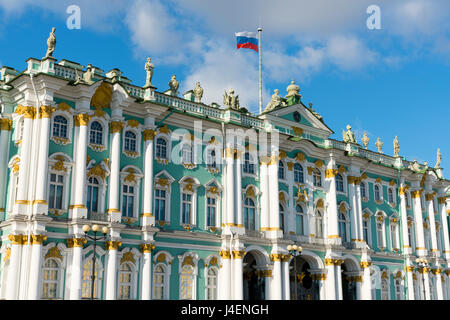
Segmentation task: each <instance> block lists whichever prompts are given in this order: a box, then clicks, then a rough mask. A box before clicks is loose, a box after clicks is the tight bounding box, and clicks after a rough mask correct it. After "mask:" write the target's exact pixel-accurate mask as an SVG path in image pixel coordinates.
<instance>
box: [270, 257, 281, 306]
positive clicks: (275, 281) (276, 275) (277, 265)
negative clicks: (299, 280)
mask: <svg viewBox="0 0 450 320" xmlns="http://www.w3.org/2000/svg"><path fill="white" fill-rule="evenodd" d="M270 256H271V260H272V261H273V270H272V281H271V283H270V299H271V300H281V299H282V281H283V279H282V276H281V254H279V253H273V254H271V255H270Z"/></svg>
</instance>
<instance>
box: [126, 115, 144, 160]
mask: <svg viewBox="0 0 450 320" xmlns="http://www.w3.org/2000/svg"><path fill="white" fill-rule="evenodd" d="M141 127H142V125H138V126H137V127H134V126H130V125H129V123H126V124H125V127H124V128H123V129H122V132H123V134H122V153H123V154H124V155H125V156H127V157H128V158H133V159H134V158H137V157H139V156H140V155H141V144H142V128H141ZM127 131H131V132H133V133H134V134H135V135H136V151H135V152H133V151H128V150H125V133H126V132H127Z"/></svg>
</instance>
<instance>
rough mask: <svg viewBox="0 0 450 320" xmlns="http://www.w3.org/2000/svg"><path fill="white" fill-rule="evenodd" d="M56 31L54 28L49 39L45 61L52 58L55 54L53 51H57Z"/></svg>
mask: <svg viewBox="0 0 450 320" xmlns="http://www.w3.org/2000/svg"><path fill="white" fill-rule="evenodd" d="M55 30H56V28H55V27H53V28H52V32H50V35H49V36H48V39H47V53H46V54H45V57H44V59H45V58H49V57H51V56H52V54H53V51H55V47H56V37H55Z"/></svg>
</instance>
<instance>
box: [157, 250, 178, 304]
mask: <svg viewBox="0 0 450 320" xmlns="http://www.w3.org/2000/svg"><path fill="white" fill-rule="evenodd" d="M173 258H174V257H173V256H172V255H171V254H170V253H169V252H167V251H158V252H157V253H156V254H155V255H154V256H153V270H155V269H156V267H157V266H158V265H161V266H162V267H163V269H164V285H163V287H164V291H163V293H164V297H163V299H164V300H169V299H170V274H171V271H172V268H171V265H172V260H173ZM154 283H155V275H154V272H152V298H153V299H154Z"/></svg>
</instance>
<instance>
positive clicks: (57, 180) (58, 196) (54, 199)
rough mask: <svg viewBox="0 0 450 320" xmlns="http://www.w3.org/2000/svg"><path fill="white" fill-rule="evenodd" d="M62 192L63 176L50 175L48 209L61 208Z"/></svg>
mask: <svg viewBox="0 0 450 320" xmlns="http://www.w3.org/2000/svg"><path fill="white" fill-rule="evenodd" d="M63 190H64V176H63V175H60V174H56V173H51V174H50V188H49V195H48V208H49V209H62V208H63Z"/></svg>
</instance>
